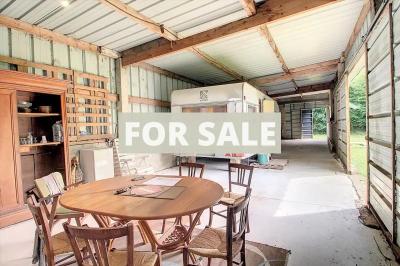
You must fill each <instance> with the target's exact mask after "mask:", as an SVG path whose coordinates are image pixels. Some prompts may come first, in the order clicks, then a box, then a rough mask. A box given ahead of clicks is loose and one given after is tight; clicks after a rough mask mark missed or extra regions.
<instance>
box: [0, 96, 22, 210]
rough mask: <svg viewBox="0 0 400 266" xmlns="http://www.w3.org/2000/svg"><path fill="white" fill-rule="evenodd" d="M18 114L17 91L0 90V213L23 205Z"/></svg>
mask: <svg viewBox="0 0 400 266" xmlns="http://www.w3.org/2000/svg"><path fill="white" fill-rule="evenodd" d="M16 112H17V108H16V95H15V91H13V90H6V89H0V169H1V170H0V213H1V212H5V211H8V210H11V209H14V208H17V207H19V206H21V205H22V204H23V200H22V193H21V180H20V177H19V161H20V159H19V153H18V151H17V148H18V143H17V141H18V128H17V127H18V124H17V123H16V121H17V117H16V115H17V113H16Z"/></svg>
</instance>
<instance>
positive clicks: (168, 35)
mask: <svg viewBox="0 0 400 266" xmlns="http://www.w3.org/2000/svg"><path fill="white" fill-rule="evenodd" d="M99 1H100V2H101V3H103V4H105V5H107V6H109V7H111V8H112V9H114V10H115V11H117V12H119V13H121V14H122V15H124V16H126V17H127V18H129V19H131V20H133V21H135V22H136V23H139V24H141V25H142V26H144V27H146V28H147V29H148V30H150V31H152V32H154V33H156V34H158V35H159V36H160V37H163V38H165V39H167V40H169V41H176V40H178V39H179V37H178V34H177V33H176V32H174V31H173V30H171V29H168V28H166V27H164V26H163V25H161V24H158V23H157V22H155V21H153V20H152V19H150V18H149V17H146V16H144V15H143V14H141V13H140V12H139V11H136V10H135V9H134V8H132V7H130V6H129V5H127V4H124V3H122V2H121V1H120V0H99ZM160 29H161V30H163V31H161V30H160ZM190 51H191V52H193V53H194V54H195V55H196V56H198V57H199V58H201V59H202V60H204V61H206V62H207V63H209V64H211V65H213V66H214V67H216V68H218V69H219V70H221V71H223V72H225V73H226V74H228V75H229V76H231V77H233V78H235V79H236V80H243V77H242V76H241V75H239V74H238V73H236V72H235V71H233V70H232V69H229V68H228V67H227V66H225V65H223V64H222V63H220V62H218V61H217V60H216V59H214V58H213V57H211V56H210V55H208V54H206V53H205V52H203V51H201V50H199V49H198V48H196V47H192V48H190Z"/></svg>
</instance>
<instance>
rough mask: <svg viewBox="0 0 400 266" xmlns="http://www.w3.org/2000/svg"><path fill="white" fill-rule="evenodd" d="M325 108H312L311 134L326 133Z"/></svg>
mask: <svg viewBox="0 0 400 266" xmlns="http://www.w3.org/2000/svg"><path fill="white" fill-rule="evenodd" d="M326 122H327V121H326V109H325V108H323V107H321V108H314V109H313V135H315V134H326Z"/></svg>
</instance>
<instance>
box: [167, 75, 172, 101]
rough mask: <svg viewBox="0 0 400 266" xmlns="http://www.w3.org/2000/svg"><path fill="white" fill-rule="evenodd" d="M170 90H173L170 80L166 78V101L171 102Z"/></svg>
mask: <svg viewBox="0 0 400 266" xmlns="http://www.w3.org/2000/svg"><path fill="white" fill-rule="evenodd" d="M172 88H173V82H172V78H170V77H167V90H168V94H167V96H168V99H167V100H168V101H171V93H172Z"/></svg>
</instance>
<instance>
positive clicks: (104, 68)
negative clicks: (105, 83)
mask: <svg viewBox="0 0 400 266" xmlns="http://www.w3.org/2000/svg"><path fill="white" fill-rule="evenodd" d="M99 75H100V76H103V77H107V78H109V77H110V59H109V58H108V57H106V56H104V55H99Z"/></svg>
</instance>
